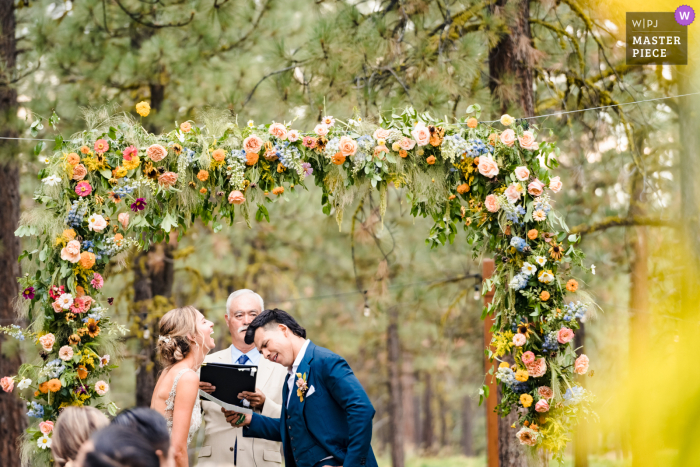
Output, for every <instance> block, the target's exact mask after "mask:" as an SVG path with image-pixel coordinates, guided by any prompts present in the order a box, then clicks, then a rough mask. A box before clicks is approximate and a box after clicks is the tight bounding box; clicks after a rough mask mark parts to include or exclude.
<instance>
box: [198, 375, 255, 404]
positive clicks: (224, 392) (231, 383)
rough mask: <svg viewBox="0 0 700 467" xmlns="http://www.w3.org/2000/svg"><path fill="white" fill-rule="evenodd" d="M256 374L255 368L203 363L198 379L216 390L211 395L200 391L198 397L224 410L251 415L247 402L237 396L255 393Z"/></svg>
mask: <svg viewBox="0 0 700 467" xmlns="http://www.w3.org/2000/svg"><path fill="white" fill-rule="evenodd" d="M257 372H258V367H257V366H247V365H229V364H226V363H203V364H202V369H201V371H200V376H199V379H200V381H202V382H206V383H209V384H211V385H212V386H215V387H216V389H215V390H214V392H213V393H211V394H207V393H206V392H204V391H202V390H200V391H199V395H200V397H201V398H204V399H207V400H209V401H211V402H214V403H215V404H218V405H220V406H221V407H224V408H225V409H226V410H230V411H234V412H239V413H244V414H252V413H253V410H252V409H250V408H249V406H250V404H249V403H248V401H247V400H245V399H239V398H238V394H240V393H242V392H255V382H256V379H257Z"/></svg>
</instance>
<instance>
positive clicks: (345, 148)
mask: <svg viewBox="0 0 700 467" xmlns="http://www.w3.org/2000/svg"><path fill="white" fill-rule="evenodd" d="M338 147H339V148H340V152H342V153H343V156H345V157H350V156H354V155H355V153H356V152H357V141H355V140H354V139H352V138H350V137H349V136H341V137H340V142H339V144H338Z"/></svg>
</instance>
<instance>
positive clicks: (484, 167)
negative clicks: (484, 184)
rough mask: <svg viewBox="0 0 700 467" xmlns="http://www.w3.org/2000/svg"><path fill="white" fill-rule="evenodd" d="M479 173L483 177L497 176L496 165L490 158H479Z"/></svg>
mask: <svg viewBox="0 0 700 467" xmlns="http://www.w3.org/2000/svg"><path fill="white" fill-rule="evenodd" d="M479 173H480V174H481V175H483V176H484V177H488V178H493V177H495V176H496V175H498V164H496V161H495V160H493V159H492V158H490V157H486V156H482V157H480V158H479Z"/></svg>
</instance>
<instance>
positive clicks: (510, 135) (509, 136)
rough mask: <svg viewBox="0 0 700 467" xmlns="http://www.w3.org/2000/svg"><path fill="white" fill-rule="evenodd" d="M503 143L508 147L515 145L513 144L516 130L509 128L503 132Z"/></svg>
mask: <svg viewBox="0 0 700 467" xmlns="http://www.w3.org/2000/svg"><path fill="white" fill-rule="evenodd" d="M501 143H503V144H505V145H506V146H508V147H513V144H515V132H514V131H513V130H511V129H510V128H509V129H507V130H506V131H504V132H503V133H501Z"/></svg>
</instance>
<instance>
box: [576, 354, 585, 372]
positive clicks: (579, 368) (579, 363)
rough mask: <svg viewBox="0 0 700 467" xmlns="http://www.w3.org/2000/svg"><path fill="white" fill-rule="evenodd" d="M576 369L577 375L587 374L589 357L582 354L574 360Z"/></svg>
mask: <svg viewBox="0 0 700 467" xmlns="http://www.w3.org/2000/svg"><path fill="white" fill-rule="evenodd" d="M574 371H575V372H576V374H577V375H585V374H586V372H587V371H588V357H586V355H584V354H581V355H579V357H578V358H577V359H576V361H575V362H574Z"/></svg>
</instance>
